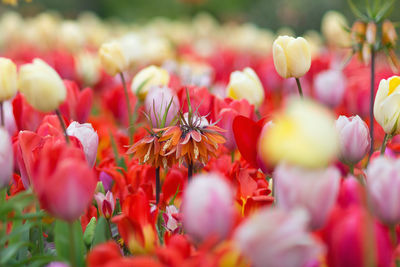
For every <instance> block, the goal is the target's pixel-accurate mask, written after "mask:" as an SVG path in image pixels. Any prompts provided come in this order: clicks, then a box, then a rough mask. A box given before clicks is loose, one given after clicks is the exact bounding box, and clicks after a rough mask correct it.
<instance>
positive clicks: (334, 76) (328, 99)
mask: <svg viewBox="0 0 400 267" xmlns="http://www.w3.org/2000/svg"><path fill="white" fill-rule="evenodd" d="M345 89H346V77H345V76H344V75H343V73H342V72H341V71H339V70H333V69H331V70H326V71H321V72H320V73H318V74H317V75H316V76H315V79H314V90H315V95H316V97H317V99H318V100H319V101H321V102H322V103H323V104H325V105H327V106H329V107H331V108H334V107H336V106H338V105H340V104H341V102H342V100H343V96H344V92H345Z"/></svg>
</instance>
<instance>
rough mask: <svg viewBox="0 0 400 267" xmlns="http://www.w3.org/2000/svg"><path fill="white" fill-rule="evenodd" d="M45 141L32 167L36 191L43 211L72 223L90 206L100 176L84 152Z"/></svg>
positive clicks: (69, 146) (60, 143) (54, 141)
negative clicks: (96, 174) (95, 173)
mask: <svg viewBox="0 0 400 267" xmlns="http://www.w3.org/2000/svg"><path fill="white" fill-rule="evenodd" d="M44 141H45V143H44V144H43V147H42V149H41V150H40V151H37V153H38V155H37V157H36V161H35V163H34V164H32V167H33V168H32V182H33V189H34V191H35V193H36V195H37V196H38V199H39V202H40V205H41V207H42V208H43V209H45V210H46V211H48V212H49V213H50V214H52V215H53V216H55V217H58V218H60V219H63V220H66V221H69V222H72V221H74V220H76V219H78V218H79V217H80V216H81V215H82V214H83V213H84V212H85V210H86V208H87V207H88V205H89V204H90V202H91V200H92V198H93V194H94V190H95V188H96V184H97V180H96V177H95V175H94V173H93V170H92V169H91V168H90V167H89V166H88V164H87V162H86V159H85V155H84V154H83V152H82V150H81V149H79V148H77V147H74V146H73V145H68V144H66V143H65V142H60V141H58V140H54V139H50V138H49V139H47V140H44ZM35 153H36V152H35Z"/></svg>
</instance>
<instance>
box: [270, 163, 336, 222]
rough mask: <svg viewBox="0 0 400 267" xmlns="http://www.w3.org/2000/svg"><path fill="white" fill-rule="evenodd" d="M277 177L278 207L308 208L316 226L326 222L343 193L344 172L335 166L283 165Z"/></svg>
mask: <svg viewBox="0 0 400 267" xmlns="http://www.w3.org/2000/svg"><path fill="white" fill-rule="evenodd" d="M273 179H274V183H275V190H276V198H277V205H278V207H280V208H283V209H286V210H293V209H295V208H304V209H305V210H306V211H307V212H308V214H309V216H310V226H311V228H312V229H317V228H320V227H322V226H323V225H324V223H325V221H326V219H327V217H328V215H329V213H330V211H331V210H332V208H333V205H334V204H335V202H336V198H337V195H338V192H339V186H340V173H339V171H338V170H337V169H336V168H335V167H329V168H327V169H325V170H324V169H322V170H307V169H301V168H298V167H292V166H288V165H287V164H280V165H279V166H278V167H277V168H276V169H275V172H274V174H273Z"/></svg>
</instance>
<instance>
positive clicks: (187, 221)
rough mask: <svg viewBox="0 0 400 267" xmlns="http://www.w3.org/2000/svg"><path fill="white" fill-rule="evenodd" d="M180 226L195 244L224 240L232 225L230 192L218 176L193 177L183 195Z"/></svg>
mask: <svg viewBox="0 0 400 267" xmlns="http://www.w3.org/2000/svg"><path fill="white" fill-rule="evenodd" d="M182 203H183V204H182V205H183V207H182V214H183V227H184V229H185V231H186V232H187V233H188V234H189V236H190V237H191V238H193V240H194V241H195V242H198V243H201V242H203V241H205V240H207V239H208V238H215V239H216V240H218V241H219V240H222V239H224V238H226V237H227V236H228V234H229V232H230V230H231V227H232V225H233V215H234V210H233V207H234V206H233V192H232V189H231V188H230V185H229V184H228V183H227V182H226V181H225V180H224V178H223V177H220V176H219V175H218V174H214V173H208V174H200V175H197V176H195V177H193V180H192V181H191V182H190V183H189V185H188V187H187V188H186V191H185V192H184V196H183V202H182Z"/></svg>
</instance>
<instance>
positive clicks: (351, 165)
mask: <svg viewBox="0 0 400 267" xmlns="http://www.w3.org/2000/svg"><path fill="white" fill-rule="evenodd" d="M349 169H350V173H351V174H352V175H354V165H353V164H349Z"/></svg>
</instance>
